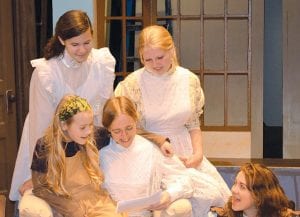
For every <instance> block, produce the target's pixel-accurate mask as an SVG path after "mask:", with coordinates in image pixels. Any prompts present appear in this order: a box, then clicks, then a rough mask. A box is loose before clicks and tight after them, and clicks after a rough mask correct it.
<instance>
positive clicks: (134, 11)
mask: <svg viewBox="0 0 300 217" xmlns="http://www.w3.org/2000/svg"><path fill="white" fill-rule="evenodd" d="M141 15H142V0H126V16H141Z"/></svg>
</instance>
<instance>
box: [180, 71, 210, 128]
mask: <svg viewBox="0 0 300 217" xmlns="http://www.w3.org/2000/svg"><path fill="white" fill-rule="evenodd" d="M189 81H190V85H189V89H190V101H191V106H192V115H191V117H190V119H189V121H188V122H187V123H186V124H185V126H186V127H187V129H188V130H192V129H199V128H200V116H201V114H202V113H203V106H204V102H205V98H204V93H203V90H202V88H201V85H200V80H199V78H198V77H197V76H196V75H195V74H194V73H192V72H191V74H190V78H189Z"/></svg>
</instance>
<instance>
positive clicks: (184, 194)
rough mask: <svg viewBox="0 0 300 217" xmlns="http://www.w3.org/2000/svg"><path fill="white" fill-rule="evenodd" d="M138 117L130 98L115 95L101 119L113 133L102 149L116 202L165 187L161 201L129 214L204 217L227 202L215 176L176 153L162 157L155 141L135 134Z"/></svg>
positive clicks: (108, 186) (108, 185) (109, 187)
mask: <svg viewBox="0 0 300 217" xmlns="http://www.w3.org/2000/svg"><path fill="white" fill-rule="evenodd" d="M137 121H138V117H137V111H136V108H135V106H134V105H133V103H132V102H131V101H130V100H129V99H128V98H126V97H115V98H111V99H109V100H108V101H107V102H106V104H105V105H104V108H103V116H102V123H103V126H104V127H106V128H107V130H108V131H109V133H110V135H111V139H110V143H109V145H108V146H106V147H104V148H102V149H101V150H100V166H101V168H102V171H103V173H104V176H105V179H104V180H105V181H104V187H105V188H106V189H107V190H108V192H109V193H110V195H111V196H112V198H113V199H114V200H116V201H122V200H128V199H134V198H139V197H145V196H149V195H151V194H153V193H155V192H158V191H160V190H162V194H161V198H160V202H158V203H157V204H154V205H152V206H151V207H148V209H146V210H134V211H133V212H129V216H151V215H152V212H151V210H157V211H162V212H161V216H194V217H202V216H207V213H208V211H209V209H210V207H211V206H214V205H216V204H225V202H226V201H227V199H228V197H229V195H227V194H224V193H223V192H221V191H220V190H219V189H220V188H219V186H218V182H217V181H216V180H215V179H214V178H213V177H210V176H209V175H208V174H206V173H204V172H201V171H198V170H196V169H194V168H186V167H185V166H184V164H183V163H182V161H180V160H179V158H178V157H176V156H173V157H164V156H163V155H162V154H161V152H160V151H159V149H157V147H156V146H155V145H153V143H151V142H150V141H148V140H146V139H144V138H143V137H141V136H139V135H136V129H137ZM183 198H185V199H183ZM189 204H191V205H189ZM191 209H192V210H191Z"/></svg>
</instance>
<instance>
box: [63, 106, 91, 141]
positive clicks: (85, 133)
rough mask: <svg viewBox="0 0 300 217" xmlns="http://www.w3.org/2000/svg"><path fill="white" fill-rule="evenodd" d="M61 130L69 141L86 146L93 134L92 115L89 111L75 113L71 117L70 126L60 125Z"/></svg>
mask: <svg viewBox="0 0 300 217" xmlns="http://www.w3.org/2000/svg"><path fill="white" fill-rule="evenodd" d="M62 129H63V130H64V131H65V132H66V134H67V136H68V137H69V139H70V140H71V141H74V142H76V143H78V144H80V145H84V144H86V142H87V140H88V138H89V136H90V135H91V133H92V132H93V113H92V112H91V111H84V112H79V113H77V114H76V115H74V116H73V117H72V122H71V124H69V125H68V124H66V123H64V122H63V123H62Z"/></svg>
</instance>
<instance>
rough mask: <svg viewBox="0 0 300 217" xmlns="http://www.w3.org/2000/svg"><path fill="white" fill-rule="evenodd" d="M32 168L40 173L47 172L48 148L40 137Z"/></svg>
mask: <svg viewBox="0 0 300 217" xmlns="http://www.w3.org/2000/svg"><path fill="white" fill-rule="evenodd" d="M31 170H32V171H36V172H40V173H46V172H47V158H46V148H45V145H44V142H43V139H39V140H38V141H37V144H36V146H35V150H34V153H33V158H32V163H31Z"/></svg>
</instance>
